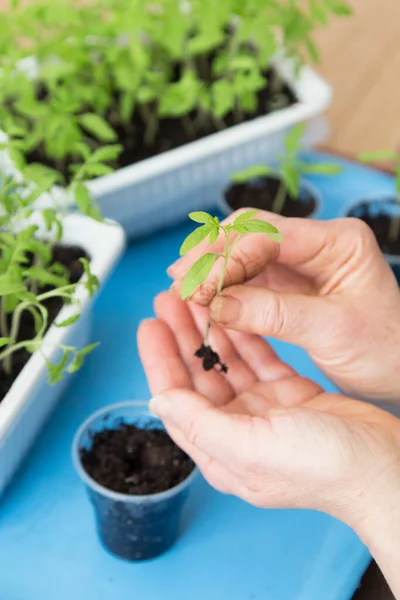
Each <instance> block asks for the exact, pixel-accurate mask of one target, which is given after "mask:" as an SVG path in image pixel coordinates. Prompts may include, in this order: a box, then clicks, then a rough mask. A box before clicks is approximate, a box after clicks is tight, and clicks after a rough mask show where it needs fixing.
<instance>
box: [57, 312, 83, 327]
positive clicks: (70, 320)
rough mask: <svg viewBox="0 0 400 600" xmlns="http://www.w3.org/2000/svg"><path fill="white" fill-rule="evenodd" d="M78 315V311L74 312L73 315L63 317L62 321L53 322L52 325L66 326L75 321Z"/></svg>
mask: <svg viewBox="0 0 400 600" xmlns="http://www.w3.org/2000/svg"><path fill="white" fill-rule="evenodd" d="M80 316H81V315H80V313H76V314H75V315H72V316H71V317H68V319H64V321H60V322H58V323H57V322H56V323H54V325H55V326H56V327H68V325H73V324H74V323H76V321H77V320H78V319H79V317H80Z"/></svg>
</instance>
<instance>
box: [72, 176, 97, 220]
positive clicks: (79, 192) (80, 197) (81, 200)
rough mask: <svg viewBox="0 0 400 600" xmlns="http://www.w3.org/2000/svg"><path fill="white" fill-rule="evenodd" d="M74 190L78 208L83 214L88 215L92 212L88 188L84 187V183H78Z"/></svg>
mask: <svg viewBox="0 0 400 600" xmlns="http://www.w3.org/2000/svg"><path fill="white" fill-rule="evenodd" d="M73 189H74V193H75V202H76V205H77V207H78V208H79V210H80V211H81V213H82V214H84V215H87V214H88V212H89V211H90V206H91V203H92V199H91V196H90V194H89V191H88V190H87V188H86V186H85V185H83V183H77V184H76V186H74V188H73Z"/></svg>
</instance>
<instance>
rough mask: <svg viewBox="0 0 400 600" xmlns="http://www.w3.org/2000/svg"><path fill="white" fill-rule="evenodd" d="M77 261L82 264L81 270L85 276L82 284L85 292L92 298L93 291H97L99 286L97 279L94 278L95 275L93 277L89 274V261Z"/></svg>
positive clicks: (83, 259) (84, 259) (82, 259)
mask: <svg viewBox="0 0 400 600" xmlns="http://www.w3.org/2000/svg"><path fill="white" fill-rule="evenodd" d="M79 260H80V261H81V263H82V264H83V268H84V270H85V275H86V280H85V282H84V283H85V287H86V289H87V291H88V292H89V296H93V294H94V293H95V291H96V290H98V288H99V286H100V282H99V280H98V278H97V277H96V275H94V274H93V273H92V272H91V270H90V264H89V261H88V260H87V259H86V258H80V259H79Z"/></svg>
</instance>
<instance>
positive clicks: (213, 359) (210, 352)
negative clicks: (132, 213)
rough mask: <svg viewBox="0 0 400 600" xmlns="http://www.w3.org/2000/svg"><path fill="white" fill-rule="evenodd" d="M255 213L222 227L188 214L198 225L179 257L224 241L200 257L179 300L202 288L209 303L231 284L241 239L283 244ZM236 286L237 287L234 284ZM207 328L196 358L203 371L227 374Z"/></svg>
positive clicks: (205, 215)
mask: <svg viewBox="0 0 400 600" xmlns="http://www.w3.org/2000/svg"><path fill="white" fill-rule="evenodd" d="M257 212H258V211H257V210H248V211H245V212H243V213H241V214H239V215H238V216H237V217H236V218H235V219H234V220H233V221H231V222H227V223H225V224H224V223H220V222H219V221H218V219H217V218H216V217H212V216H211V215H209V214H208V213H206V212H194V213H190V215H189V217H190V218H191V219H192V220H193V221H195V222H197V223H199V224H200V225H199V227H197V228H196V229H195V230H194V231H193V232H192V233H191V234H190V235H189V236H188V237H187V238H186V239H185V240H184V242H183V244H182V246H181V250H180V254H181V256H183V255H185V254H186V253H187V252H189V251H191V250H193V249H194V248H196V246H198V245H199V244H201V243H202V242H203V241H204V240H205V239H206V238H208V241H209V243H210V245H211V246H212V245H213V243H215V242H217V240H218V241H219V240H220V239H221V238H222V239H223V240H224V244H223V249H220V245H221V244H219V245H218V248H215V249H214V251H212V250H213V249H212V247H211V249H210V250H211V251H207V252H205V253H203V254H201V255H200V257H199V258H197V259H196V260H195V262H194V263H193V264H192V265H191V267H190V268H189V270H188V271H187V273H186V275H185V276H184V278H183V280H182V282H181V284H180V295H181V298H182V300H187V299H188V298H190V297H191V296H192V295H194V294H195V292H196V291H198V290H199V288H201V286H203V293H204V291H205V292H206V295H207V293H208V295H210V298H209V299H208V302H209V301H210V300H211V299H212V297H213V296H214V295H215V294H218V293H220V292H221V290H222V289H223V287H224V286H225V285H229V284H232V283H233V282H234V278H235V277H237V273H236V274H231V275H230V276H229V271H228V269H229V260H230V259H232V257H233V256H234V255H233V252H234V250H235V248H237V245H238V243H239V242H240V240H241V238H242V237H243V236H245V235H247V234H250V233H252V234H265V235H266V236H267V237H268V238H269V239H270V240H272V241H274V242H278V243H280V242H282V241H283V236H282V234H281V233H280V232H279V230H278V229H277V228H276V227H275V226H274V225H272V224H271V223H268V222H267V221H264V220H262V219H257V218H256V215H257ZM235 260H236V262H235V265H236V267H237V268H239V269H241V271H242V274H241V279H242V281H244V280H245V279H246V277H247V275H248V273H247V271H246V263H245V262H244V261H243V260H242V261H240V262H237V261H238V258H237V257H236V259H235ZM264 260H265V258H264ZM217 261H219V269H218V272H214V273H213V275H212V278H210V281H209V280H208V278H209V277H210V275H211V274H212V271H213V268H214V266H215V265H216V262H217ZM260 266H261V265H260ZM237 268H236V270H237ZM253 268H254V265H253ZM256 274H257V273H256V272H254V274H253V276H254V275H256ZM239 277H240V274H239ZM206 282H207V283H208V284H209V287H208V288H207V287H206V288H204V286H205V284H206ZM235 282H236V283H237V281H235ZM178 285H179V284H178ZM204 300H205V303H207V299H206V298H204ZM200 303H202V302H200ZM210 327H211V321H210V319H209V320H208V321H207V324H206V327H205V333H204V337H203V343H202V344H201V345H200V346H199V347H198V349H197V350H196V351H195V356H196V357H197V358H200V359H201V360H202V365H203V369H204V370H205V371H211V370H212V369H214V368H215V367H216V368H218V369H219V370H220V371H221V372H222V373H227V372H228V365H226V364H225V363H224V362H223V361H222V360H221V358H220V356H219V354H218V353H217V352H216V351H215V350H214V349H213V348H212V347H211V346H210V344H209V330H210Z"/></svg>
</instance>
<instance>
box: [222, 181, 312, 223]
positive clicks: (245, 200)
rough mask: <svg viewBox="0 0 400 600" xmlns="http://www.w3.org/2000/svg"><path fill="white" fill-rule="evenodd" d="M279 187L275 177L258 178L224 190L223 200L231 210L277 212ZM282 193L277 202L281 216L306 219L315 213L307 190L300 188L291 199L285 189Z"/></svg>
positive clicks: (279, 184) (235, 184)
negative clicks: (255, 209)
mask: <svg viewBox="0 0 400 600" xmlns="http://www.w3.org/2000/svg"><path fill="white" fill-rule="evenodd" d="M280 186H281V180H280V179H278V178H277V177H258V178H256V179H251V180H249V181H246V182H245V183H234V184H232V185H231V186H230V187H229V188H228V189H227V190H226V192H225V200H226V202H227V203H228V205H229V206H230V207H231V208H232V210H238V209H240V208H247V207H251V208H258V209H259V210H267V211H269V212H277V211H276V210H275V209H276V198H277V196H278V194H280V193H281V192H280ZM283 192H284V194H283V197H282V199H281V202H279V204H280V205H281V207H282V208H281V210H280V211H278V212H279V213H280V214H282V215H283V216H285V217H302V218H306V217H308V216H310V215H311V214H312V213H313V212H314V211H315V209H316V207H317V201H316V199H315V197H314V196H313V195H312V194H311V192H310V191H309V190H308V189H306V188H301V189H300V193H299V195H298V197H296V198H292V197H291V196H290V194H289V192H288V191H287V189H283Z"/></svg>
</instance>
